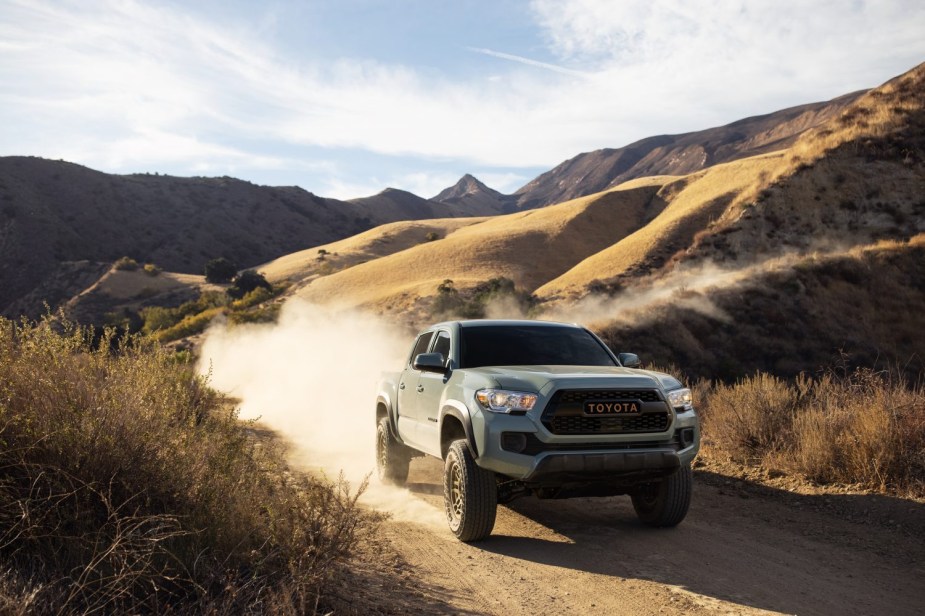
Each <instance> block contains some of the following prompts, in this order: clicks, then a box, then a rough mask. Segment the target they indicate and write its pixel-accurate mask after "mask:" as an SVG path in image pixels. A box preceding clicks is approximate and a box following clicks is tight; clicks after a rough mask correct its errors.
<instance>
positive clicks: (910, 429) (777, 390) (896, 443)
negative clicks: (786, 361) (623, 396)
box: [697, 368, 925, 496]
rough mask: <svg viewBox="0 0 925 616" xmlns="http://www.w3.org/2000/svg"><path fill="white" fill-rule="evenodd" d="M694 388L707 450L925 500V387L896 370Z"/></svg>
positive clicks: (822, 479) (750, 380) (815, 478)
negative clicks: (697, 394) (912, 382)
mask: <svg viewBox="0 0 925 616" xmlns="http://www.w3.org/2000/svg"><path fill="white" fill-rule="evenodd" d="M697 390H698V391H699V392H700V393H701V397H700V398H699V399H700V403H699V408H700V410H701V413H702V416H703V429H704V436H705V440H706V442H707V443H708V448H709V449H710V450H717V451H720V452H723V453H725V454H727V455H729V456H730V457H731V458H733V459H734V460H737V461H739V462H743V463H749V464H760V465H764V466H769V467H774V468H778V469H781V470H787V471H791V472H796V473H799V474H801V475H803V476H805V477H806V478H808V479H810V480H813V481H817V482H821V483H834V482H837V483H847V484H860V485H863V486H865V487H867V488H871V489H875V490H881V491H892V492H907V493H910V494H913V495H918V496H923V495H925V387H923V386H922V385H921V384H919V385H916V386H909V384H908V383H907V382H906V381H905V380H904V378H903V377H902V376H900V374H899V372H898V371H897V372H895V373H893V372H886V371H879V372H878V371H874V370H871V369H869V368H858V369H856V370H854V371H848V370H847V369H843V370H841V371H835V370H829V371H827V372H826V373H824V374H822V375H821V376H819V377H817V378H814V379H813V378H809V377H806V376H800V377H799V378H797V379H796V381H795V382H793V383H788V382H786V381H783V380H781V379H778V378H776V377H773V376H770V375H767V374H764V373H759V374H756V375H755V376H754V377H750V378H747V379H743V380H741V381H739V382H737V383H735V384H734V385H724V384H715V385H710V384H704V383H703V382H702V383H700V384H699V385H698V386H697Z"/></svg>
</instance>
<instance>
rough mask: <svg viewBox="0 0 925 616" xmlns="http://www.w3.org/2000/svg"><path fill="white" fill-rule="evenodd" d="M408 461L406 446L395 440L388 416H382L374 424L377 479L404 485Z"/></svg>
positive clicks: (408, 454)
mask: <svg viewBox="0 0 925 616" xmlns="http://www.w3.org/2000/svg"><path fill="white" fill-rule="evenodd" d="M410 463H411V455H410V452H409V451H408V448H407V447H405V446H404V445H402V444H401V443H399V442H398V441H396V440H395V437H394V436H392V430H391V429H390V428H389V418H388V417H383V418H382V419H380V420H379V424H378V425H377V426H376V472H377V474H378V475H379V481H381V482H382V483H391V484H394V485H399V486H403V485H405V482H406V481H407V480H408V465H409V464H410Z"/></svg>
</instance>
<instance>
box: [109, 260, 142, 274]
mask: <svg viewBox="0 0 925 616" xmlns="http://www.w3.org/2000/svg"><path fill="white" fill-rule="evenodd" d="M113 267H115V268H116V269H117V270H120V271H124V272H134V271H135V270H137V269H138V261H136V260H135V259H133V258H131V257H121V258H120V259H119V260H118V261H116V262H115V263H114V264H113Z"/></svg>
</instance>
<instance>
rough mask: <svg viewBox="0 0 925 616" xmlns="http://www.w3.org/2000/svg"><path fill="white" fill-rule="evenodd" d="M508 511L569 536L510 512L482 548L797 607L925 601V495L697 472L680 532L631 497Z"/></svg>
mask: <svg viewBox="0 0 925 616" xmlns="http://www.w3.org/2000/svg"><path fill="white" fill-rule="evenodd" d="M431 485H432V484H431ZM416 487H417V486H416ZM418 489H423V488H422V487H421V488H418ZM428 490H430V491H429V492H428V493H431V494H432V493H434V492H433V491H432V489H431V488H428ZM507 508H508V509H509V510H510V512H514V513H515V514H519V515H520V516H523V517H525V518H527V519H529V520H532V521H533V522H535V523H537V524H539V525H541V526H542V527H545V528H546V529H549V530H550V531H553V533H555V534H556V535H559V537H557V538H556V539H555V540H553V539H548V538H543V537H542V536H521V533H520V532H518V533H516V535H515V534H508V535H505V529H506V527H505V524H504V523H503V518H504V516H505V515H507V516H510V515H511V514H510V512H505V511H504V508H501V509H499V521H500V522H501V523H500V524H499V525H497V526H496V529H495V534H493V535H492V536H491V537H489V538H488V539H487V540H485V541H483V542H481V543H478V544H476V545H478V547H479V548H480V549H483V550H485V551H486V552H491V553H495V554H500V555H504V556H507V557H511V558H516V559H522V560H526V561H530V562H533V563H539V564H545V565H549V566H553V567H565V568H568V569H572V570H578V571H584V572H588V573H593V574H600V575H605V576H609V577H612V578H622V579H623V580H634V579H638V580H649V581H653V582H658V583H661V584H667V585H670V586H675V587H681V588H683V589H686V590H689V591H691V592H694V593H697V594H699V595H705V596H708V597H713V598H716V599H721V600H725V601H729V602H732V603H736V604H739V605H743V606H749V607H754V608H760V609H765V610H774V611H780V612H786V613H792V614H796V613H799V614H870V613H891V614H904V613H908V614H918V613H921V612H920V610H921V606H922V605H923V604H925V584H923V583H922V580H923V579H925V546H923V542H922V540H921V537H922V536H925V503H921V502H916V501H911V500H905V499H900V498H892V497H888V496H881V495H871V494H858V495H849V494H844V495H800V494H795V493H791V492H788V491H784V490H778V489H775V488H770V487H767V486H764V485H760V484H757V483H753V482H748V481H742V480H739V479H737V478H732V477H726V476H723V475H719V474H716V473H711V472H704V471H698V472H697V473H696V479H695V494H694V500H693V503H692V506H691V510H690V512H689V514H688V517H687V519H686V520H685V521H684V522H683V523H682V524H681V525H680V526H678V527H677V528H671V529H654V528H649V527H647V526H645V525H643V524H641V523H640V522H638V521H637V519H636V516H635V513H634V511H633V508H632V504H631V501H630V499H629V498H628V497H614V498H606V499H573V500H562V501H542V500H538V499H535V498H532V497H528V498H524V499H520V500H517V501H514V502H512V503H510V504H509V505H507ZM527 534H528V535H529V533H527ZM542 534H543V533H538V535H542ZM547 534H548V533H547ZM562 538H565V539H566V541H562Z"/></svg>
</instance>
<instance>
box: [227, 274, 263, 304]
mask: <svg viewBox="0 0 925 616" xmlns="http://www.w3.org/2000/svg"><path fill="white" fill-rule="evenodd" d="M261 287H262V288H264V289H266V290H267V291H272V290H273V286H272V285H271V284H270V283H269V282H267V279H266V278H264V277H263V274H261V273H259V272H255V271H254V270H244V271H243V272H241V273H240V274H238V275H237V276H235V279H234V281H233V282H232V285H231V288H230V289H228V295H230V296H231V297H233V298H234V299H241V298H242V297H244V296H245V295H247V294H248V293H250V292H251V291H253V290H254V289H258V288H261Z"/></svg>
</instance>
